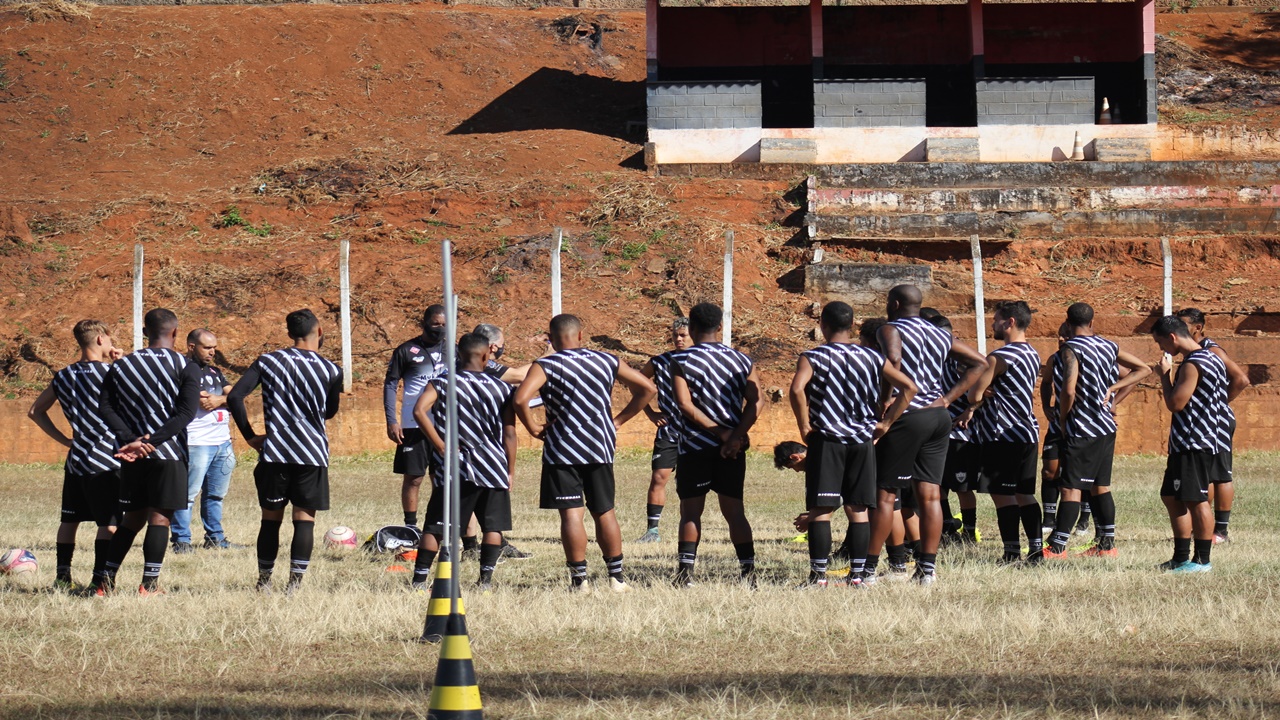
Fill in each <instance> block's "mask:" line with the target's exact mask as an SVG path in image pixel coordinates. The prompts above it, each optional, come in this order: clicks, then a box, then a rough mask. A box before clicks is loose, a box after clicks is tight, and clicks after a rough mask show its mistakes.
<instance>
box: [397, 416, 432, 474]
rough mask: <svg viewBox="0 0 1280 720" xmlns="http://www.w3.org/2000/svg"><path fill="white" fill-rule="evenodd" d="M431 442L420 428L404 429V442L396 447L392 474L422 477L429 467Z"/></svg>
mask: <svg viewBox="0 0 1280 720" xmlns="http://www.w3.org/2000/svg"><path fill="white" fill-rule="evenodd" d="M430 456H431V441H430V440H428V439H427V434H426V433H424V432H422V429H421V428H405V429H404V441H403V442H401V443H400V444H399V445H397V446H396V458H395V460H394V461H392V472H394V473H395V474H397V475H408V476H409V477H423V476H425V475H426V474H427V471H428V470H429V469H430V467H431V465H430V463H431V459H430Z"/></svg>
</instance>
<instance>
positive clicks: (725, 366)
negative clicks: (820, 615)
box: [671, 343, 752, 454]
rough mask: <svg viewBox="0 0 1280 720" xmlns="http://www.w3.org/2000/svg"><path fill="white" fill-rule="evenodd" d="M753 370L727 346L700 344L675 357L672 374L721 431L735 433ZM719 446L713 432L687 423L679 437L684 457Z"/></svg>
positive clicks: (744, 358)
mask: <svg viewBox="0 0 1280 720" xmlns="http://www.w3.org/2000/svg"><path fill="white" fill-rule="evenodd" d="M751 368H752V363H751V358H749V357H747V356H746V355H744V354H742V353H740V352H738V351H737V350H734V349H733V348H731V347H729V346H728V345H724V344H722V343H700V344H698V345H694V346H693V347H691V348H689V349H687V350H681V351H680V352H678V353H675V354H674V357H673V358H672V368H671V373H672V374H673V375H676V376H678V377H682V378H684V380H685V382H686V383H688V385H689V396H690V397H691V398H692V400H693V404H694V405H696V406H697V407H698V409H699V410H701V411H702V412H703V413H704V414H705V415H706V416H707V417H708V418H710V419H711V420H713V421H714V422H715V423H716V424H717V425H719V426H720V427H722V428H730V429H732V428H735V427H737V426H738V423H740V422H742V410H743V408H742V402H743V395H744V393H745V391H746V387H747V376H748V375H750V374H751ZM720 444H721V443H720V438H719V436H718V435H716V433H715V432H714V431H712V430H708V429H706V428H701V427H697V426H695V425H694V424H693V423H691V422H688V419H687V418H686V419H685V423H684V430H683V432H681V433H680V453H681V454H686V453H691V452H695V451H697V450H706V449H709V448H714V447H720Z"/></svg>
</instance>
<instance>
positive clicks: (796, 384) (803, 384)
mask: <svg viewBox="0 0 1280 720" xmlns="http://www.w3.org/2000/svg"><path fill="white" fill-rule="evenodd" d="M812 379H813V365H812V364H810V362H809V358H807V357H805V356H804V355H801V356H800V359H799V360H797V361H796V374H795V376H793V377H792V378H791V391H790V393H791V398H790V399H791V412H792V413H793V414H795V416H796V428H797V429H799V430H800V439H801V440H804V439H805V438H808V437H809V433H810V431H812V430H813V428H812V426H810V425H809V396H808V394H807V393H806V392H805V389H806V388H808V387H809V381H810V380H812Z"/></svg>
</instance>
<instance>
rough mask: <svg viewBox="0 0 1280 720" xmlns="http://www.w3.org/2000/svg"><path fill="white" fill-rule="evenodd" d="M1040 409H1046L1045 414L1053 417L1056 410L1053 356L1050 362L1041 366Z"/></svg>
mask: <svg viewBox="0 0 1280 720" xmlns="http://www.w3.org/2000/svg"><path fill="white" fill-rule="evenodd" d="M1040 409H1041V410H1043V411H1044V416H1045V417H1046V418H1047V417H1052V413H1053V412H1054V411H1055V408H1054V407H1053V358H1052V357H1050V358H1049V362H1048V363H1047V364H1046V365H1045V366H1044V367H1042V368H1040Z"/></svg>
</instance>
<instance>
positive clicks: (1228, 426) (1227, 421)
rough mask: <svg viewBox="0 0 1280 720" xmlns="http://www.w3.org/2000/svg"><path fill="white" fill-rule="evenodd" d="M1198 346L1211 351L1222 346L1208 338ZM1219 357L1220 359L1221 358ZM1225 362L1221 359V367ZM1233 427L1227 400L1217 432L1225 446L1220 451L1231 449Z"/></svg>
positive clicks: (1234, 421) (1234, 420) (1234, 426)
mask: <svg viewBox="0 0 1280 720" xmlns="http://www.w3.org/2000/svg"><path fill="white" fill-rule="evenodd" d="M1200 347H1202V348H1204V349H1205V350H1209V351H1212V350H1213V348H1219V349H1221V348H1222V346H1221V345H1219V344H1218V343H1216V342H1214V341H1213V340H1211V339H1209V338H1202V339H1201V340H1200ZM1223 352H1226V351H1225V350H1224V351H1223ZM1215 354H1216V353H1215ZM1219 359H1220V360H1221V358H1219ZM1226 364H1227V363H1226V361H1223V363H1222V365H1223V367H1226ZM1230 385H1231V378H1227V386H1228V389H1230ZM1235 428H1236V411H1235V410H1233V409H1232V408H1231V401H1229V400H1228V401H1227V411H1226V412H1225V413H1223V417H1222V430H1221V432H1220V433H1219V438H1218V440H1219V444H1220V445H1221V446H1222V447H1224V448H1226V450H1223V451H1221V452H1227V451H1229V450H1230V449H1231V444H1232V443H1233V442H1234V441H1235Z"/></svg>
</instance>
